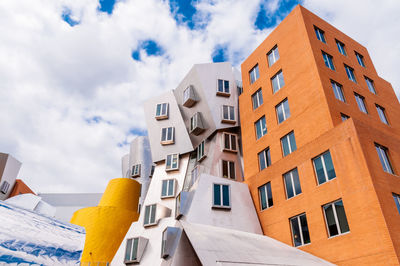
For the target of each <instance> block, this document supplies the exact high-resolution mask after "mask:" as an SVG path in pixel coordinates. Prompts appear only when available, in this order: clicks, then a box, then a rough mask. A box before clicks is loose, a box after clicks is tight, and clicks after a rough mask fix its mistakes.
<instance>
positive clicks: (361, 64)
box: [354, 51, 365, 67]
mask: <svg viewBox="0 0 400 266" xmlns="http://www.w3.org/2000/svg"><path fill="white" fill-rule="evenodd" d="M354 53H355V54H356V58H357V62H358V64H359V65H360V66H362V67H365V62H364V56H363V55H362V54H360V53H358V52H356V51H354Z"/></svg>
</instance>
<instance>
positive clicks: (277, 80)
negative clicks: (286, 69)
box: [271, 70, 285, 93]
mask: <svg viewBox="0 0 400 266" xmlns="http://www.w3.org/2000/svg"><path fill="white" fill-rule="evenodd" d="M271 82H272V90H273V92H274V93H275V92H277V91H279V90H280V89H281V88H282V87H283V86H284V85H285V81H284V79H283V73H282V70H280V71H279V72H278V73H276V74H275V76H273V77H272V78H271Z"/></svg>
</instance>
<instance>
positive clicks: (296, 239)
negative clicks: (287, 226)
mask: <svg viewBox="0 0 400 266" xmlns="http://www.w3.org/2000/svg"><path fill="white" fill-rule="evenodd" d="M290 223H291V225H292V233H293V244H294V246H295V247H297V246H301V244H302V243H301V236H300V228H299V223H298V221H297V217H295V218H292V219H290Z"/></svg>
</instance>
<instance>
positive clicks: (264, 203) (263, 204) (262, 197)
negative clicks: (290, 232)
mask: <svg viewBox="0 0 400 266" xmlns="http://www.w3.org/2000/svg"><path fill="white" fill-rule="evenodd" d="M258 194H259V195H260V201H261V210H264V209H266V208H267V199H266V195H265V186H262V187H259V188H258Z"/></svg>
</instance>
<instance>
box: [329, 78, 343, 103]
mask: <svg viewBox="0 0 400 266" xmlns="http://www.w3.org/2000/svg"><path fill="white" fill-rule="evenodd" d="M331 85H332V89H333V93H334V94H335V98H336V99H338V100H339V101H342V102H346V99H345V98H344V94H343V89H342V85H340V84H339V83H337V82H335V81H333V80H331Z"/></svg>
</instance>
